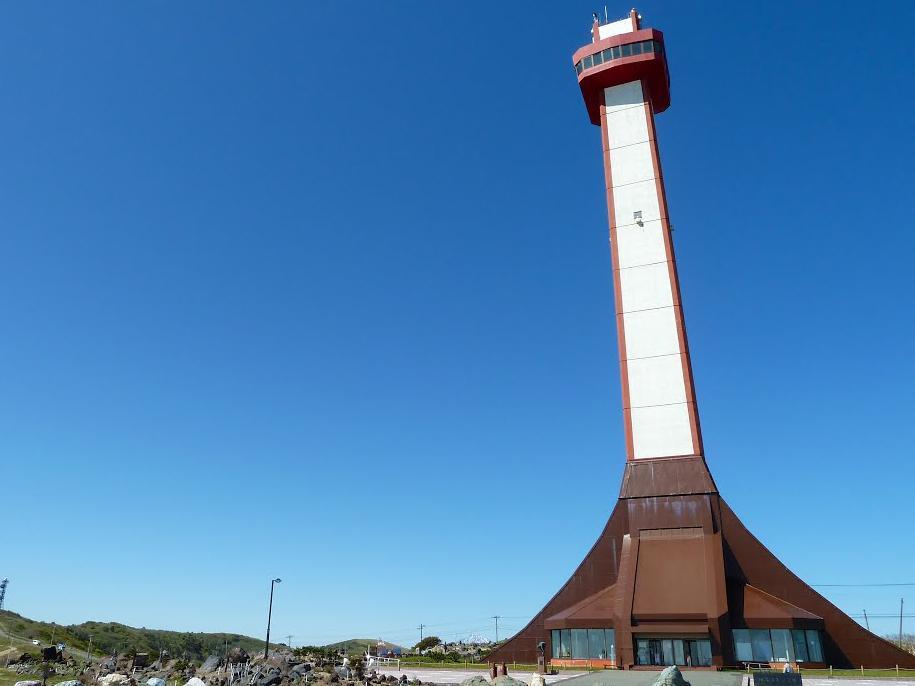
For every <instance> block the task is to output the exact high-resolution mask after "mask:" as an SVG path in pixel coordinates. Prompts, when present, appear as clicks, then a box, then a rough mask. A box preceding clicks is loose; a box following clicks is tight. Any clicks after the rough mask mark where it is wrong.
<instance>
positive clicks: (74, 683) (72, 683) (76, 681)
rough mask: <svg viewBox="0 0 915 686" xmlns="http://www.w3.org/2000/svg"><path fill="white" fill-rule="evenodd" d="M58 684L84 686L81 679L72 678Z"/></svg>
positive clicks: (62, 685)
mask: <svg viewBox="0 0 915 686" xmlns="http://www.w3.org/2000/svg"><path fill="white" fill-rule="evenodd" d="M56 686H82V684H81V683H80V681H79V679H70V680H69V681H60V682H58V683H57V684H56Z"/></svg>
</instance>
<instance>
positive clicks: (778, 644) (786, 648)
mask: <svg viewBox="0 0 915 686" xmlns="http://www.w3.org/2000/svg"><path fill="white" fill-rule="evenodd" d="M769 633H770V634H771V635H772V654H773V655H774V656H775V659H776V661H778V662H791V653H792V652H793V651H792V650H791V648H792V645H791V634H790V633H789V631H788V629H770V630H769Z"/></svg>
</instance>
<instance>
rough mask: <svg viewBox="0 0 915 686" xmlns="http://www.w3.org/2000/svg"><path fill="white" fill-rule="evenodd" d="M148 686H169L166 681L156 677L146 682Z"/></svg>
mask: <svg viewBox="0 0 915 686" xmlns="http://www.w3.org/2000/svg"><path fill="white" fill-rule="evenodd" d="M146 686H167V684H166V681H165V679H160V678H159V677H155V676H154V677H153V678H152V679H147V680H146Z"/></svg>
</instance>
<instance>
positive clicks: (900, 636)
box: [899, 598, 905, 648]
mask: <svg viewBox="0 0 915 686" xmlns="http://www.w3.org/2000/svg"><path fill="white" fill-rule="evenodd" d="M903 602H905V598H900V599H899V647H900V648H902V604H903Z"/></svg>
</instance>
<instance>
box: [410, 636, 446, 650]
mask: <svg viewBox="0 0 915 686" xmlns="http://www.w3.org/2000/svg"><path fill="white" fill-rule="evenodd" d="M441 642H442V639H440V638H439V637H438V636H426V637H425V638H424V639H423V640H422V641H420V642H419V643H417V644H416V645H415V646H413V650H415V651H416V652H417V653H421V652H423V651H424V650H429V648H433V647H435V646H437V645H439V644H440V643H441Z"/></svg>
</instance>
